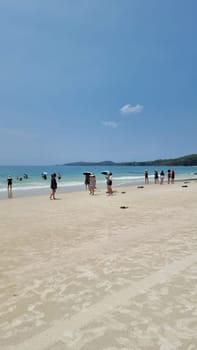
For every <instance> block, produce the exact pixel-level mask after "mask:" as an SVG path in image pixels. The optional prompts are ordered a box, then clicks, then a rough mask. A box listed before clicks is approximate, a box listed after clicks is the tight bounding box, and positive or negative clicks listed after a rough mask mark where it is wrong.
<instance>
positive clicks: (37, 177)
mask: <svg viewBox="0 0 197 350" xmlns="http://www.w3.org/2000/svg"><path fill="white" fill-rule="evenodd" d="M146 169H148V172H149V182H150V183H151V182H152V183H153V182H154V170H155V167H148V168H147V167H145V166H116V165H113V166H109V167H107V168H104V167H103V166H77V165H50V166H49V165H48V166H44V165H43V166H40V165H39V166H23V165H21V166H12V165H10V166H0V199H4V198H7V177H8V176H12V179H13V186H12V188H13V191H12V192H13V197H14V198H15V197H24V196H33V195H43V194H49V193H50V178H51V174H52V173H56V174H60V177H61V179H57V183H58V193H62V192H72V191H73V192H74V191H81V190H84V175H83V173H84V172H92V173H94V174H95V175H96V187H97V188H104V187H105V186H106V180H105V176H104V175H102V174H101V173H102V172H103V171H111V172H112V174H113V177H112V178H113V189H115V188H116V187H122V186H132V185H133V186H134V185H135V186H138V185H143V184H144V172H145V170H146ZM168 169H169V167H168V166H167V167H157V170H158V172H159V173H160V171H161V170H164V173H165V180H164V182H165V181H167V170H168ZM173 169H174V170H175V181H176V180H194V179H195V180H197V167H196V166H176V167H173ZM43 173H45V174H46V179H44V178H43V176H42V174H43Z"/></svg>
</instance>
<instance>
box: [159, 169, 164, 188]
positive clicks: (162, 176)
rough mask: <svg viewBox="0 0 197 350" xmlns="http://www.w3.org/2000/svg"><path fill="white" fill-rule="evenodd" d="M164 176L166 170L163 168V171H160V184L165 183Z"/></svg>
mask: <svg viewBox="0 0 197 350" xmlns="http://www.w3.org/2000/svg"><path fill="white" fill-rule="evenodd" d="M164 176H165V174H164V171H163V170H162V171H161V172H160V185H163V181H164Z"/></svg>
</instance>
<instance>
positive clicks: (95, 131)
mask: <svg viewBox="0 0 197 350" xmlns="http://www.w3.org/2000/svg"><path fill="white" fill-rule="evenodd" d="M196 13H197V1H196V0H28V1H27V0H17V1H16V0H0V150H1V151H0V165H10V164H12V165H47V164H49V165H50V164H63V163H67V162H75V161H96V162H97V161H103V160H111V161H115V162H121V161H122V162H124V161H146V160H155V159H166V158H176V157H179V156H183V155H187V154H193V153H197V148H196V146H197V135H196V134H197V133H196V131H197V44H196V38H197V21H196Z"/></svg>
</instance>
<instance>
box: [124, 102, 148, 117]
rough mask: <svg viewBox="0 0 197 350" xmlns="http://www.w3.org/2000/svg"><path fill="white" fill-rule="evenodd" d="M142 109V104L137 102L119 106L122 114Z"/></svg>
mask: <svg viewBox="0 0 197 350" xmlns="http://www.w3.org/2000/svg"><path fill="white" fill-rule="evenodd" d="M143 109H144V106H142V105H140V104H137V105H136V106H131V105H130V104H126V105H124V106H123V107H122V108H120V113H121V114H123V115H127V114H135V113H140V112H142V111H143Z"/></svg>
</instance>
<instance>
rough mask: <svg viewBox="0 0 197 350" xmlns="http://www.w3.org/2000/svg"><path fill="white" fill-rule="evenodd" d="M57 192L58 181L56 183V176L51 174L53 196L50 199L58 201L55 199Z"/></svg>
mask: <svg viewBox="0 0 197 350" xmlns="http://www.w3.org/2000/svg"><path fill="white" fill-rule="evenodd" d="M56 190H57V181H56V174H55V173H54V174H51V195H50V199H56V198H55V193H56Z"/></svg>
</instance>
